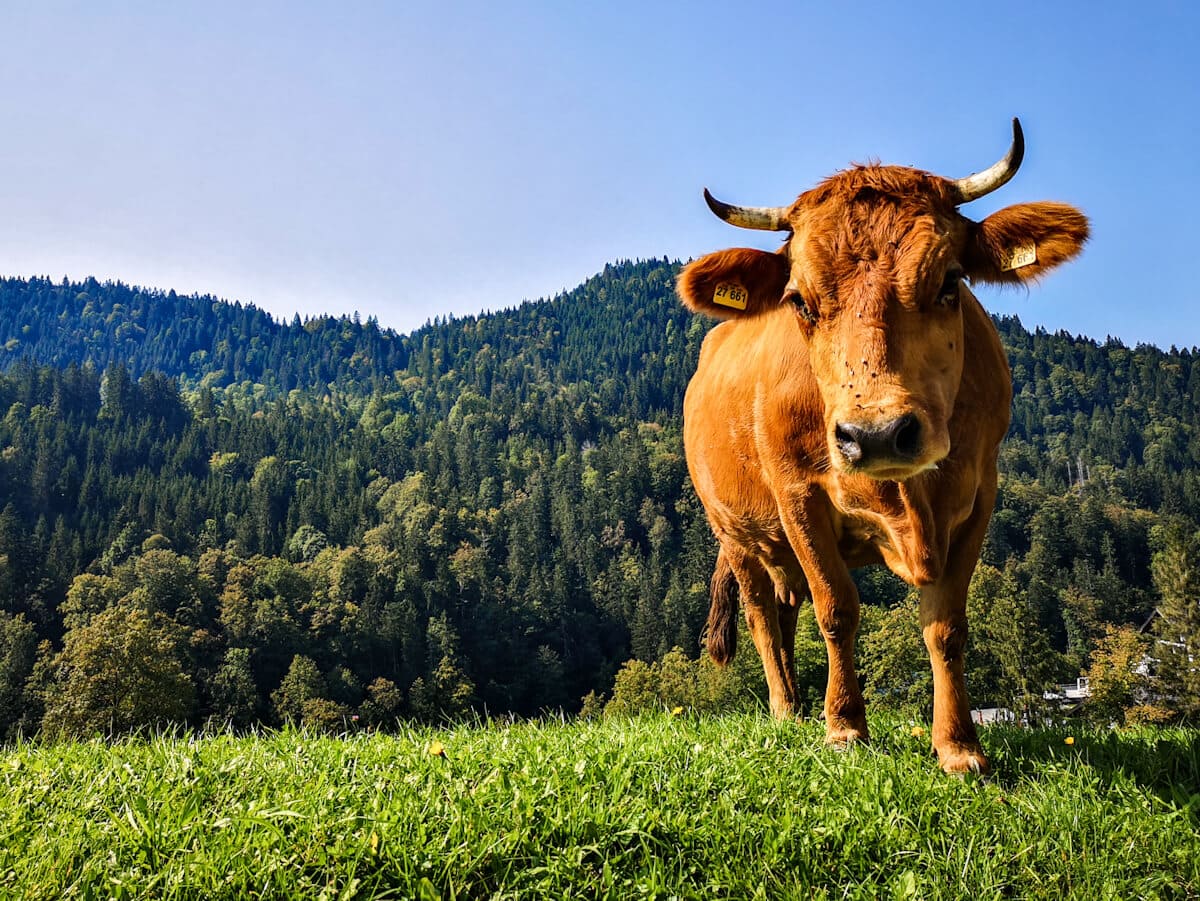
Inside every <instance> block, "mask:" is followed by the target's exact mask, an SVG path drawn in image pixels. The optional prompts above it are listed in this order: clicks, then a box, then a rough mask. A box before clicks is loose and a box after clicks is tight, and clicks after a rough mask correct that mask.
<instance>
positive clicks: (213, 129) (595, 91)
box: [0, 0, 1200, 346]
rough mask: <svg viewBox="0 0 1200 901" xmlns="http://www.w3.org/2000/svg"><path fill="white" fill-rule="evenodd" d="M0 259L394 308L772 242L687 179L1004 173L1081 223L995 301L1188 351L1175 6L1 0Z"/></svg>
mask: <svg viewBox="0 0 1200 901" xmlns="http://www.w3.org/2000/svg"><path fill="white" fill-rule="evenodd" d="M0 35H3V47H4V50H3V52H2V53H0V274H5V275H49V276H51V277H53V278H55V279H59V278H61V277H62V276H63V275H68V276H70V277H72V278H81V277H84V276H87V275H95V276H96V277H97V278H100V279H102V280H103V279H119V280H121V281H124V282H126V283H130V284H139V285H145V286H153V287H160V288H163V289H168V288H174V289H175V290H177V291H179V292H180V293H188V294H190V293H193V292H200V293H212V294H216V295H218V296H221V297H224V298H227V299H230V300H242V301H244V302H250V303H254V304H256V305H258V306H260V307H263V308H265V309H267V310H270V311H271V312H272V313H275V314H276V315H278V316H284V317H289V318H290V316H291V315H292V313H294V312H299V313H300V314H301V316H305V315H317V314H321V313H331V314H335V315H336V314H341V313H349V312H352V311H355V310H357V311H358V312H359V313H360V314H361V315H362V316H363V317H364V318H365V317H366V316H369V315H374V316H376V317H378V319H379V321H380V322H381V323H382V324H383V325H385V326H392V327H395V328H397V329H400V330H402V331H407V330H410V329H412V328H414V327H416V326H418V325H420V324H421V323H422V322H424V321H425V320H426V319H428V318H430V317H431V316H434V315H437V314H441V313H456V314H467V313H474V312H480V311H483V310H489V309H499V308H503V307H508V306H512V305H514V304H517V303H519V302H520V301H522V300H523V299H526V298H530V299H532V298H537V297H543V296H549V295H553V294H555V293H557V292H558V291H560V290H562V289H567V288H571V287H574V286H575V285H576V284H578V283H579V282H581V281H582V280H583V279H585V278H587V277H588V276H589V275H591V274H593V273H594V272H596V271H598V270H599V269H601V268H602V267H603V266H604V264H605V263H606V262H608V261H612V260H616V259H622V258H637V257H641V258H645V257H661V256H668V257H671V258H676V257H678V258H682V259H687V258H688V257H691V256H698V255H700V254H701V253H705V252H707V251H710V250H715V249H718V248H721V247H726V246H732V245H738V244H751V245H757V246H760V247H766V248H774V247H775V246H777V244H778V239H777V238H776V237H775V236H773V235H767V234H755V233H750V232H744V231H740V230H735V229H732V228H730V227H729V226H727V225H724V224H723V223H721V222H719V221H718V220H716V219H715V218H714V217H713V216H712V215H711V214H710V213H709V212H708V210H707V208H706V207H705V206H704V203H703V201H702V199H701V189H702V187H703V186H705V185H708V186H709V187H711V188H712V189H713V191H714V193H716V194H717V196H719V197H722V198H723V199H726V200H729V201H731V202H737V203H743V204H754V205H775V204H783V203H787V202H790V200H791V199H792V198H793V197H795V195H796V194H798V193H799V192H800V191H802V190H805V189H807V188H808V187H810V186H811V185H812V184H813V183H815V182H816V181H818V180H819V179H820V178H822V177H824V176H826V175H828V174H830V173H832V172H834V171H836V170H837V169H840V168H844V167H845V166H846V165H847V164H849V163H850V162H852V161H864V160H867V159H872V158H875V159H880V160H882V161H883V162H888V163H902V164H909V165H915V166H918V167H920V168H923V169H930V170H933V171H937V172H939V173H941V174H943V175H948V176H953V177H958V176H962V175H966V174H969V173H970V172H974V171H976V170H978V169H980V168H982V167H984V166H987V165H990V164H991V163H992V162H994V161H995V160H996V159H998V158H999V157H1000V156H1002V155H1003V153H1004V152H1005V150H1006V149H1007V146H1008V141H1009V138H1010V131H1009V120H1010V118H1011V117H1012V116H1014V115H1016V116H1020V118H1021V121H1022V124H1023V125H1024V126H1025V134H1026V139H1027V147H1028V149H1027V153H1026V157H1025V164H1024V166H1023V167H1022V169H1021V172H1020V173H1019V174H1018V175H1017V177H1016V179H1014V181H1013V182H1011V183H1010V184H1009V185H1008V186H1006V187H1005V188H1004V189H1002V190H1001V191H999V192H998V193H997V194H995V195H992V196H990V197H988V198H985V199H984V200H981V201H979V202H978V203H975V204H972V205H970V206H968V207H965V208H964V212H966V213H968V215H972V216H974V217H976V218H981V217H982V216H984V215H986V214H987V213H988V212H989V211H991V210H993V209H996V208H998V207H1001V206H1006V205H1008V204H1011V203H1016V202H1020V201H1025V200H1038V199H1057V200H1065V201H1069V202H1072V203H1075V204H1077V205H1078V206H1080V207H1082V208H1083V209H1084V211H1085V212H1087V213H1088V214H1089V215H1090V216H1091V218H1092V222H1093V229H1094V238H1093V240H1092V242H1091V244H1090V245H1089V247H1088V248H1087V250H1086V251H1085V252H1084V255H1083V256H1082V257H1081V258H1080V259H1079V260H1078V261H1077V262H1075V263H1073V264H1071V265H1069V266H1068V267H1066V268H1064V269H1063V270H1062V271H1060V272H1057V273H1055V274H1053V275H1051V276H1050V277H1049V278H1048V279H1047V280H1046V281H1045V282H1043V283H1042V284H1041V285H1040V286H1037V287H1035V288H1033V289H1032V290H1031V291H1029V292H1025V291H1023V290H1019V291H1008V292H1006V293H1001V292H997V291H995V290H994V289H981V290H980V291H979V294H980V296H981V299H983V301H984V303H985V304H986V305H987V306H989V307H990V308H991V309H992V310H994V311H997V312H1008V313H1017V314H1019V315H1020V316H1021V319H1022V321H1024V322H1025V323H1026V325H1029V326H1033V325H1035V324H1042V325H1045V326H1047V327H1048V328H1051V329H1060V328H1062V329H1067V330H1069V331H1071V332H1073V333H1083V334H1088V335H1091V336H1093V337H1096V338H1100V339H1103V338H1104V337H1105V336H1106V335H1110V334H1111V335H1114V336H1118V337H1121V338H1122V339H1123V340H1125V341H1126V342H1128V343H1136V342H1139V341H1147V342H1152V343H1156V344H1159V345H1162V346H1168V345H1170V344H1177V345H1180V346H1185V345H1186V346H1192V345H1200V291H1198V290H1197V288H1196V285H1195V278H1196V274H1195V262H1196V260H1197V257H1198V256H1200V228H1197V225H1196V223H1197V220H1198V217H1200V212H1198V211H1200V64H1198V63H1197V57H1198V55H1200V4H1196V3H1182V2H1181V3H1159V2H1154V0H1148V2H1136V3H1129V2H1121V3H1115V2H1104V0H1092V2H1087V3H1057V2H1052V3H1048V2H1023V0H1016V2H1006V3H1002V4H995V3H993V4H987V5H985V4H976V3H963V2H945V3H921V2H910V3H904V4H899V3H880V4H877V5H872V4H870V3H863V2H859V3H854V4H842V3H833V2H829V3H821V4H817V3H805V2H799V0H793V2H772V3H753V2H740V3H732V2H721V3H710V2H678V3H651V2H640V3H633V2H621V0H615V2H594V3H583V2H575V0H559V2H545V3H518V2H506V3H495V2H492V3H484V2H479V3H459V2H450V0H443V2H431V3H426V2H418V0H395V2H379V3H367V2H353V0H343V2H329V3H319V4H318V3H304V2H295V0H293V2H287V3H283V2H278V3H276V2H263V3H259V2H254V0H236V2H226V0H205V2H161V0H156V2H144V3H143V2H111V3H110V2H100V0H92V2H79V3H66V2H57V0H28V2H26V0H0Z"/></svg>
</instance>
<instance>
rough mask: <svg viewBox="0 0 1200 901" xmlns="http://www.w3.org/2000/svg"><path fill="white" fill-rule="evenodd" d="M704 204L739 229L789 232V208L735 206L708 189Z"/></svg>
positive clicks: (705, 190)
mask: <svg viewBox="0 0 1200 901" xmlns="http://www.w3.org/2000/svg"><path fill="white" fill-rule="evenodd" d="M704 202H705V203H707V204H708V208H709V209H710V210H712V211H713V213H714V214H715V215H716V216H717V218H718V219H721V220H723V221H725V222H728V223H729V224H730V225H736V226H737V227H738V228H751V229H759V230H762V231H788V230H790V226H789V225H788V224H787V207H765V206H764V207H757V206H735V205H734V204H732V203H725V202H724V201H722V200H717V198H715V197H713V196H712V193H711V192H710V191H709V190H708V188H705V189H704Z"/></svg>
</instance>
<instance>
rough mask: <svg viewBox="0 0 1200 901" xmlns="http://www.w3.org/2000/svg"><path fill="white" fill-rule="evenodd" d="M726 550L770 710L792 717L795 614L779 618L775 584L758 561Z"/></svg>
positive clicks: (779, 716)
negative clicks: (752, 640) (762, 677)
mask: <svg viewBox="0 0 1200 901" xmlns="http://www.w3.org/2000/svg"><path fill="white" fill-rule="evenodd" d="M726 553H727V555H728V557H729V563H730V566H731V567H732V568H733V572H734V575H735V576H736V577H737V581H738V587H739V588H740V589H741V593H742V607H743V609H744V610H745V612H746V625H748V626H749V627H750V637H751V638H753V639H754V646H755V648H757V649H758V656H759V657H760V658H761V659H762V664H763V672H764V673H765V674H766V677H767V690H768V692H769V693H770V703H771V714H772V715H773V716H774V717H776V718H777V719H781V720H783V719H792V718H793V717H795V715H796V713H797V712H798V709H799V708H798V704H797V698H796V675H795V672H794V669H793V666H792V653H793V646H792V641H793V640H794V639H795V636H796V619H795V614H794V613H792V614H791V619H790V624H789V620H788V616H787V614H785V615H784V617H783V620H784V622H783V623H781V622H780V604H779V601H778V599H777V598H776V596H775V584H774V583H773V582H772V581H771V577H770V575H769V574H768V573H767V570H766V569H765V568H764V567H763V565H762V563H760V562H759V561H758V560H757V559H755V558H754V557H752V556H750V555H749V554H745V553H741V552H730V549H729V548H726ZM785 632H786V633H787V634H786V635H785Z"/></svg>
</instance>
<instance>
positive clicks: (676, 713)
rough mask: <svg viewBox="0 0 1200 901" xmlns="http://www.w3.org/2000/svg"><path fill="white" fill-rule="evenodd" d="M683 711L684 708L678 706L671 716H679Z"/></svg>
mask: <svg viewBox="0 0 1200 901" xmlns="http://www.w3.org/2000/svg"><path fill="white" fill-rule="evenodd" d="M681 713H683V708H682V707H676V708H675V709H674V710H672V711H671V716H679V715H680V714H681Z"/></svg>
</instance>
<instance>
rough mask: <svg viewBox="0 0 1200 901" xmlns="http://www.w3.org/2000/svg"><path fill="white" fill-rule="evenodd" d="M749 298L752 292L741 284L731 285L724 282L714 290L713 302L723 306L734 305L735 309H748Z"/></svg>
mask: <svg viewBox="0 0 1200 901" xmlns="http://www.w3.org/2000/svg"><path fill="white" fill-rule="evenodd" d="M749 299H750V292H748V291H747V290H746V289H745V288H743V287H742V286H741V285H731V284H727V283H725V282H722V283H721V284H719V285H717V287H716V289H715V290H714V291H713V303H716V304H720V305H721V306H723V307H733V309H735V310H744V309H746V301H747V300H749Z"/></svg>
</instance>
